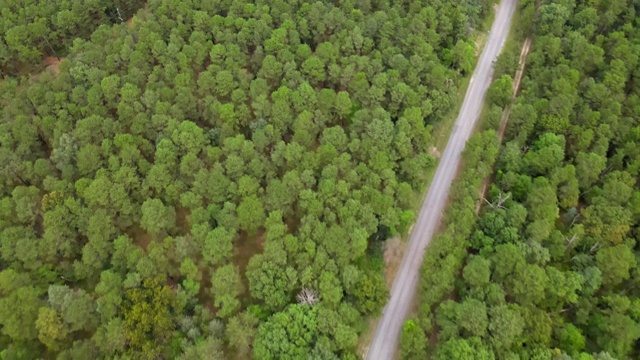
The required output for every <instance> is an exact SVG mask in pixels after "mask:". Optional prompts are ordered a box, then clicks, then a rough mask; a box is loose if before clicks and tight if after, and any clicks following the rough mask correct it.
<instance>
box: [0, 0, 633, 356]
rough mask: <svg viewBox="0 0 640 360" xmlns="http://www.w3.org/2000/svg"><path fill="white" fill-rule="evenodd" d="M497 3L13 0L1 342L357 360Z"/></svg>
mask: <svg viewBox="0 0 640 360" xmlns="http://www.w3.org/2000/svg"><path fill="white" fill-rule="evenodd" d="M143 5H144V8H143V9H140V10H139V11H137V10H138V8H137V7H138V6H143ZM491 6H492V1H458V2H451V1H412V2H406V1H396V0H392V1H378V0H372V1H353V0H347V1H340V2H321V1H317V2H304V1H296V0H288V1H271V0H261V1H257V2H255V1H254V2H250V1H244V0H234V1H209V0H206V1H205V0H188V1H175V0H149V1H147V2H146V3H144V4H143V2H137V1H128V0H127V1H60V0H53V1H26V0H13V1H11V0H4V1H3V0H0V34H1V35H0V71H2V73H3V79H2V81H1V82H0V165H1V166H0V168H1V169H2V170H1V171H0V193H1V195H2V196H1V197H0V349H2V350H1V352H0V357H1V358H3V359H5V358H6V359H39V358H46V359H54V358H55V359H93V358H96V359H114V358H115V359H138V358H155V359H158V358H179V359H211V358H222V357H223V356H224V357H226V358H243V357H245V358H246V357H249V356H252V357H253V358H256V359H288V358H291V359H298V358H300V357H301V356H303V355H304V356H307V355H308V356H310V357H311V358H314V359H323V360H324V359H338V358H340V359H354V358H356V356H357V355H356V347H357V341H358V335H359V334H360V333H362V332H363V330H364V329H365V327H366V326H365V324H366V322H365V321H364V320H365V317H366V316H370V315H373V316H375V315H377V314H378V313H379V311H380V309H381V308H382V306H383V304H384V302H385V301H386V297H387V289H386V286H385V282H384V279H383V274H382V271H381V267H380V266H379V264H380V263H381V256H380V247H381V244H380V241H378V240H379V239H384V238H385V237H388V236H391V235H395V234H398V233H402V232H404V231H406V230H407V229H408V228H409V226H410V222H411V221H412V219H413V218H414V214H413V208H412V206H413V205H414V203H413V201H414V198H415V195H416V194H417V193H420V192H422V191H423V187H424V182H425V177H426V173H427V170H429V169H430V168H432V167H433V165H434V163H435V158H434V157H433V156H432V155H430V153H429V151H428V149H429V148H430V147H431V146H432V145H433V144H432V141H431V129H432V126H433V125H434V124H437V123H439V122H440V121H441V120H442V119H443V116H444V115H445V114H447V113H449V111H450V110H451V107H452V105H454V104H455V101H454V100H455V96H456V94H457V93H458V86H459V85H460V80H461V78H462V76H464V75H467V74H469V72H470V71H471V70H472V67H473V64H474V62H475V58H474V55H475V52H474V50H476V49H475V48H474V46H473V45H472V44H473V43H474V42H473V38H472V35H473V32H474V30H476V29H479V27H480V25H481V24H482V20H483V19H484V18H485V17H486V16H487V15H489V13H490V10H491ZM136 11H137V14H136V15H135V16H134V17H133V19H129V18H130V16H131V15H132V14H133V13H134V12H136ZM47 56H54V57H64V59H63V60H62V61H61V62H60V64H59V65H58V67H57V69H56V70H55V71H42V72H39V73H38V71H37V70H40V69H39V67H38V64H40V63H41V62H42V60H43V58H45V57H47ZM625 66H626V65H625ZM25 73H29V75H22V74H25ZM612 81H613V79H612ZM603 100H604V99H603ZM554 144H555V143H554ZM540 167H541V168H542V169H547V167H545V166H544V165H540ZM560 179H561V180H559V181H568V180H564V178H562V177H560ZM596 181H597V177H596V178H593V177H589V176H587V177H585V179H584V180H581V182H580V184H586V183H589V182H596ZM616 181H618V180H616ZM620 181H622V183H625V181H626V180H625V179H622V180H620ZM618 182H619V181H618ZM618 182H615V183H612V185H611V186H612V188H614V187H618V186H621V185H620V184H618ZM602 197H606V196H605V195H602ZM618 206H620V205H618ZM611 211H615V210H611V209H610V207H608V206H604V207H603V208H602V209H600V210H597V211H596V210H594V211H593V213H594V214H600V213H608V212H611ZM543 215H548V214H547V212H546V211H545V212H544V214H543ZM636 215H637V212H634V213H631V214H629V221H631V219H634V218H635V217H636ZM594 216H595V215H594ZM544 219H545V220H546V219H547V217H546V216H545V217H544ZM617 220H619V218H618V217H616V216H611V217H608V218H607V219H606V220H603V221H606V223H607V224H609V223H612V222H614V221H617ZM622 220H624V219H622ZM619 225H620V232H622V231H623V230H624V229H625V227H624V225H625V223H621V224H619ZM627 225H628V224H627ZM595 226H596V225H595V223H594V226H592V227H590V228H586V229H585V231H587V232H589V233H590V234H593V236H597V235H598V234H602V232H598V231H596V228H595ZM628 226H630V225H628ZM599 236H607V235H606V234H605V235H599ZM480 266H482V265H480ZM625 270H629V269H627V268H624V267H622V268H620V269H618V268H616V269H611V270H610V271H608V272H603V275H602V279H604V281H606V282H607V284H611V285H612V286H614V285H615V283H616V281H625V280H626V279H628V277H627V278H626V279H625V278H624V277H625V274H627V272H628V271H627V272H625ZM479 281H481V280H479ZM303 289H305V291H308V292H310V293H312V294H315V298H314V300H313V301H306V302H302V303H298V302H299V300H297V295H299V294H300V293H301V291H302V290H303ZM478 306H479V305H478V303H477V302H470V303H468V304H466V305H465V306H464V307H462V308H460V309H459V311H460V314H467V313H468V312H474V310H475V309H476V307H478ZM480 308H482V307H481V306H480ZM497 308H499V307H498V305H495V306H493V307H489V308H486V309H485V310H486V311H485V312H482V313H479V315H478V316H479V317H478V318H477V319H476V318H473V319H469V321H468V323H465V324H464V325H462V326H461V329H462V330H461V331H463V332H464V333H470V334H477V335H478V336H481V334H483V333H484V331H486V329H485V328H489V327H491V326H493V327H495V326H497V325H495V324H497V322H496V320H495V319H494V317H493V315H491V314H493V313H494V312H495V311H496V310H494V309H497ZM482 309H484V308H482ZM510 311H512V312H514V313H517V311H516V310H513V309H512V310H510ZM485 313H486V314H487V317H486V318H485V317H483V315H482V314H485ZM608 319H609V318H608V317H607V318H603V319H602V321H601V323H602V324H603V325H602V329H603V330H602V331H603V332H605V331H607V330H606V329H608V328H607V327H606V325H604V324H607V321H609V320H608ZM485 322H488V323H487V325H486V326H485V324H484V323H485ZM417 333H419V332H417ZM505 336H506V335H505ZM502 341H503V343H508V341H509V339H504V340H502ZM418 344H421V343H418ZM423 345H424V344H423ZM454 345H455V344H454ZM467 345H468V346H470V347H477V346H478V343H477V341H476V342H470V343H469V344H467ZM456 346H457V345H456ZM461 346H462V345H461ZM451 351H454V350H451ZM223 352H226V354H224V355H223ZM443 354H446V352H445V353H443Z"/></svg>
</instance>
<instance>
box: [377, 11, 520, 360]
mask: <svg viewBox="0 0 640 360" xmlns="http://www.w3.org/2000/svg"><path fill="white" fill-rule="evenodd" d="M517 3H518V0H502V2H501V4H500V7H499V8H498V11H497V13H496V18H495V20H494V22H493V26H492V28H491V32H490V34H489V40H488V41H487V43H486V45H485V47H484V50H483V51H482V54H481V55H480V60H479V61H478V64H477V66H476V69H475V71H474V73H473V76H472V77H471V81H470V83H469V88H468V89H467V93H466V95H465V99H464V102H463V103H462V108H461V109H460V114H459V115H458V119H457V120H456V124H455V126H454V128H453V132H452V133H451V137H450V138H449V142H448V143H447V147H446V148H445V150H444V153H443V155H442V157H441V158H440V163H439V164H438V168H437V170H436V173H435V176H434V177H433V181H432V182H431V186H430V187H429V192H428V193H427V198H426V199H425V202H424V204H423V205H422V210H420V215H419V216H418V221H417V223H416V225H415V226H414V227H413V231H412V233H411V238H410V240H409V245H408V248H407V251H406V252H405V255H404V257H403V259H402V264H401V265H400V270H399V271H398V274H397V276H396V279H395V281H394V283H393V286H392V288H391V297H390V299H389V302H388V303H387V305H386V306H385V308H384V310H383V315H382V318H381V319H380V322H379V323H378V328H377V330H376V334H375V337H374V339H373V342H372V343H371V346H370V347H369V350H368V352H367V359H368V360H391V359H393V358H394V355H395V353H396V349H397V347H398V341H399V336H400V331H401V330H402V325H403V323H404V320H405V318H406V317H407V315H408V314H409V310H410V307H411V302H412V300H413V299H414V295H415V293H416V288H417V285H418V274H419V270H420V266H421V265H422V259H423V256H424V251H425V248H426V247H427V245H429V242H430V241H431V238H432V236H433V233H434V231H435V229H436V226H437V225H438V222H439V221H440V217H441V214H442V212H443V210H444V206H445V204H446V200H447V196H448V193H449V188H450V187H451V182H452V181H453V178H454V177H455V174H456V169H457V168H458V164H459V163H460V155H461V153H462V150H463V149H464V146H465V144H466V142H467V140H468V139H469V137H470V136H471V133H472V131H473V128H474V126H475V124H476V122H477V120H478V118H479V116H480V112H481V110H482V106H483V104H484V97H485V93H486V91H487V88H488V87H489V85H490V83H491V79H492V76H493V62H494V60H495V59H496V58H497V57H498V55H499V54H500V52H501V51H502V48H503V46H504V43H505V41H506V39H507V35H508V34H509V28H510V27H511V19H512V17H513V13H514V12H515V9H516V6H517Z"/></svg>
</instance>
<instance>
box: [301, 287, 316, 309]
mask: <svg viewBox="0 0 640 360" xmlns="http://www.w3.org/2000/svg"><path fill="white" fill-rule="evenodd" d="M297 299H298V303H300V304H307V305H312V306H313V305H314V304H315V303H317V302H318V301H319V300H320V297H318V292H317V291H315V290H311V289H308V288H302V290H300V293H299V294H298V296H297Z"/></svg>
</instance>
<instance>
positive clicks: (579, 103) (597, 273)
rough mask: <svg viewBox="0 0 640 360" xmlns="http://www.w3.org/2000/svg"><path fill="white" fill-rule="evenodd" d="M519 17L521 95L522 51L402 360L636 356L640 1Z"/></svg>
mask: <svg viewBox="0 0 640 360" xmlns="http://www.w3.org/2000/svg"><path fill="white" fill-rule="evenodd" d="M519 11H520V12H519V16H520V19H519V21H517V22H516V25H515V26H516V28H517V30H518V31H517V33H518V34H519V36H520V37H521V39H520V40H524V37H525V36H527V35H529V34H530V35H531V36H532V39H533V43H532V47H531V52H530V53H529V55H528V57H527V63H526V70H525V77H524V80H523V82H522V85H521V88H520V92H519V93H518V96H517V97H515V99H514V100H513V101H511V100H509V99H510V96H508V95H509V94H506V95H507V96H504V95H505V93H504V92H502V91H500V89H501V87H500V86H499V85H498V84H499V83H500V82H503V81H502V80H500V79H505V81H504V82H506V83H509V82H510V76H512V75H513V73H514V72H515V67H514V61H513V60H514V59H515V58H517V56H514V54H519V52H520V46H521V43H519V46H518V49H517V51H516V52H514V53H511V54H510V53H508V52H507V53H505V54H504V56H503V57H502V58H501V59H500V60H499V61H498V63H497V71H498V73H497V74H496V76H497V77H498V79H499V80H500V81H495V82H494V85H492V88H491V89H490V92H489V97H488V104H487V111H486V114H484V121H485V127H486V129H485V130H484V131H482V132H480V133H479V134H477V135H476V136H475V138H473V139H472V141H470V142H469V143H468V144H467V149H466V150H465V152H466V153H465V163H466V168H465V170H464V171H463V173H462V175H461V176H460V178H459V179H458V180H457V181H456V183H455V185H454V188H453V189H454V190H453V191H452V194H450V196H451V201H452V205H451V207H450V209H449V210H448V214H447V215H446V229H445V230H444V231H443V232H442V233H441V234H440V235H439V236H438V237H437V238H436V239H434V243H433V244H432V246H431V247H430V248H429V250H428V251H427V253H426V256H425V262H424V264H423V268H422V274H421V284H420V300H419V301H420V305H419V310H418V311H417V312H416V314H415V315H414V316H413V317H412V318H411V319H409V320H407V321H406V322H405V325H404V328H403V332H402V338H401V355H402V358H403V359H424V358H430V359H436V360H445V359H447V360H448V359H478V360H494V359H508V360H516V359H518V360H525V359H531V360H534V359H535V360H551V359H555V360H571V359H574V360H613V359H619V360H623V359H638V358H640V245H639V244H638V240H640V227H639V225H640V184H638V175H639V172H640V66H639V57H640V16H639V12H640V2H638V1H626V0H614V1H609V2H604V1H582V0H558V1H553V2H549V1H544V0H543V1H541V2H538V3H537V4H536V1H535V0H524V1H521V2H520V10H519ZM507 90H508V88H507ZM504 106H509V107H510V116H509V122H508V126H507V130H506V134H505V139H504V141H503V143H502V144H499V143H498V140H497V137H496V132H495V130H496V127H497V121H498V122H499V121H500V120H499V119H500V116H501V113H502V109H503V107H504ZM496 119H497V121H496ZM484 178H487V179H489V180H490V186H489V189H488V192H487V193H486V195H484V198H483V197H482V196H481V195H480V194H478V191H479V190H480V188H481V186H482V181H483V180H482V179H484ZM479 204H481V205H482V207H481V208H480V211H479V213H476V209H477V207H478V205H479Z"/></svg>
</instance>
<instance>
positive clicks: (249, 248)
mask: <svg viewBox="0 0 640 360" xmlns="http://www.w3.org/2000/svg"><path fill="white" fill-rule="evenodd" d="M263 249H264V231H260V232H259V233H258V234H257V235H253V236H249V235H247V234H246V233H244V232H242V233H240V235H239V236H238V237H237V238H236V241H235V244H234V249H233V258H232V262H233V264H234V265H236V266H237V267H238V271H239V272H240V277H241V279H242V287H243V288H244V292H243V294H242V295H240V300H241V301H242V302H245V301H248V300H249V291H248V290H249V280H248V279H247V276H246V271H247V265H248V264H249V260H251V258H252V257H253V255H255V254H258V253H261V252H262V250H263Z"/></svg>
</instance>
